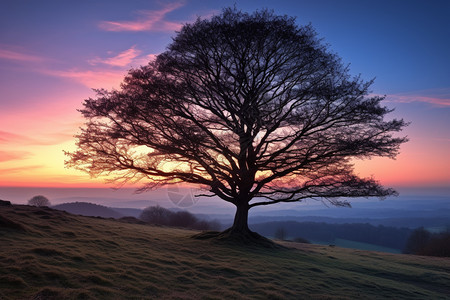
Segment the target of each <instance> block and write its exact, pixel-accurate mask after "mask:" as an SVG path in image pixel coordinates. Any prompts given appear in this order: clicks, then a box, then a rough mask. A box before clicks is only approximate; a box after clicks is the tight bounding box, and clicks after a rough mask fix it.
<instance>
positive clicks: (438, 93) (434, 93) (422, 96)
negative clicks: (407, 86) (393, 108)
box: [386, 88, 450, 107]
mask: <svg viewBox="0 0 450 300" xmlns="http://www.w3.org/2000/svg"><path fill="white" fill-rule="evenodd" d="M386 99H387V100H388V101H392V102H399V103H411V102H426V103H430V104H433V105H436V106H444V107H445V106H450V89H449V88H444V89H436V90H425V91H416V92H413V93H407V94H392V95H388V97H387V98H386Z"/></svg>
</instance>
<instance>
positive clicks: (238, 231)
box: [193, 203, 284, 248]
mask: <svg viewBox="0 0 450 300" xmlns="http://www.w3.org/2000/svg"><path fill="white" fill-rule="evenodd" d="M249 209H250V207H249V205H248V203H244V204H238V205H236V214H235V216H234V222H233V225H232V226H231V227H230V228H228V229H227V230H225V231H223V232H211V231H209V232H202V233H199V234H196V235H194V236H193V238H196V239H211V238H213V239H217V240H221V241H228V242H230V243H233V244H239V245H254V246H263V247H267V248H284V247H283V246H281V245H278V244H275V243H274V242H273V241H271V240H269V239H267V238H265V237H263V236H261V235H259V234H257V233H256V232H253V231H251V230H250V229H249V228H248V211H249Z"/></svg>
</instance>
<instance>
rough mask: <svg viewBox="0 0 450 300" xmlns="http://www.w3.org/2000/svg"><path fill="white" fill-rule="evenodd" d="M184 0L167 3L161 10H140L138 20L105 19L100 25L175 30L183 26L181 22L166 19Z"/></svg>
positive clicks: (143, 29) (131, 28)
mask: <svg viewBox="0 0 450 300" xmlns="http://www.w3.org/2000/svg"><path fill="white" fill-rule="evenodd" d="M184 4H185V3H184V1H177V2H172V3H167V4H165V6H164V7H163V8H161V9H160V10H142V11H138V12H137V13H138V17H137V20H133V21H103V22H100V24H99V27H100V28H101V29H103V30H106V31H174V30H178V29H180V28H181V26H182V25H181V24H180V23H176V22H171V21H167V20H165V17H166V15H167V14H168V13H170V12H172V11H174V10H176V9H178V8H180V7H182V6H183V5H184Z"/></svg>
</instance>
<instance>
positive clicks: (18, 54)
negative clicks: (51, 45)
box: [0, 49, 44, 62]
mask: <svg viewBox="0 0 450 300" xmlns="http://www.w3.org/2000/svg"><path fill="white" fill-rule="evenodd" d="M0 59H5V60H13V61H20V62H42V61H44V59H43V58H42V57H39V56H36V55H31V54H26V53H23V52H22V51H15V50H6V49H0Z"/></svg>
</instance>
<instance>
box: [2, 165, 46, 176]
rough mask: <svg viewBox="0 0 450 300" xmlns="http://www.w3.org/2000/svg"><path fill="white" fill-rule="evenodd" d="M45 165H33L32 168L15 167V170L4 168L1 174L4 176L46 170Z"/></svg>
mask: <svg viewBox="0 0 450 300" xmlns="http://www.w3.org/2000/svg"><path fill="white" fill-rule="evenodd" d="M44 167H45V166H44V165H32V166H23V167H14V168H4V169H0V173H2V174H12V173H22V172H28V173H29V172H30V171H33V170H37V169H42V168H44Z"/></svg>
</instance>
